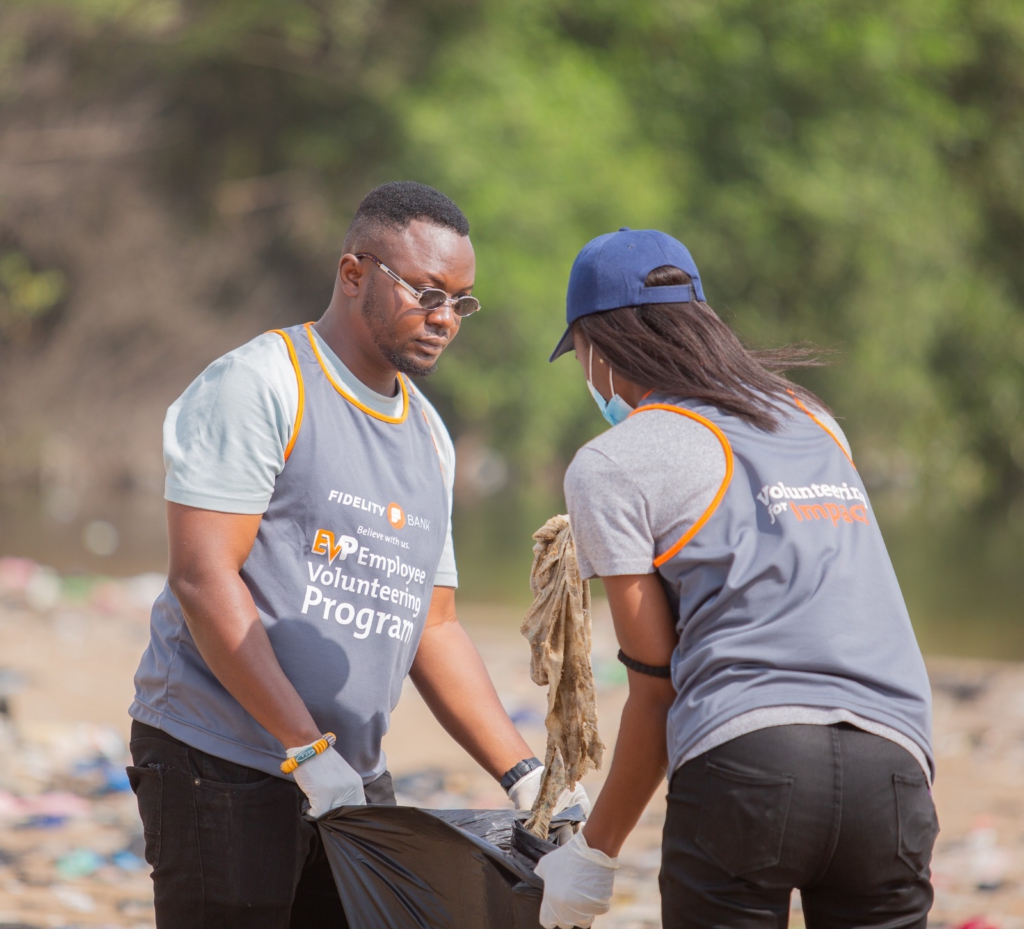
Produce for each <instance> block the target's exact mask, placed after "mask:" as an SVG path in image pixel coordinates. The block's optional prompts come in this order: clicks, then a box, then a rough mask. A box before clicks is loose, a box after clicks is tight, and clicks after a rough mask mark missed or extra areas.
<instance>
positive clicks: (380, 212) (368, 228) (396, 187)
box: [345, 181, 469, 252]
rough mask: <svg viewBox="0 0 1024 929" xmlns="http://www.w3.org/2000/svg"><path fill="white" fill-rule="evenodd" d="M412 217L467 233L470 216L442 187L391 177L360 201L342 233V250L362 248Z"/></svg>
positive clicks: (405, 226) (401, 225)
mask: <svg viewBox="0 0 1024 929" xmlns="http://www.w3.org/2000/svg"><path fill="white" fill-rule="evenodd" d="M414 219H424V220H427V221H428V222H431V223H434V224H436V225H438V226H444V227H445V228H446V229H451V230H452V231H454V232H457V233H458V234H459V235H469V220H468V219H466V216H465V214H464V213H463V212H462V210H460V209H459V208H458V207H457V206H456V205H455V203H454V202H453V201H452V200H451V199H450V198H449V197H446V196H445V195H444V194H443V193H441V191H439V190H435V189H434V188H433V187H428V186H427V185H426V184H419V183H417V182H416V181H392V182H391V183H389V184H381V185H380V186H379V187H374V188H373V190H371V191H370V192H369V193H368V194H367V195H366V196H365V197H363V199H362V202H361V203H360V204H359V208H358V209H357V210H356V215H355V216H354V217H353V218H352V225H351V226H349V229H348V234H347V235H346V236H345V251H346V252H348V251H352V248H353V247H356V246H357V243H358V247H360V248H363V247H365V245H366V244H368V243H367V239H376V238H378V237H379V236H380V234H381V233H383V232H385V231H386V230H393V231H395V232H400V231H401V230H403V229H405V228H407V227H408V225H409V223H411V222H412V221H413V220H414Z"/></svg>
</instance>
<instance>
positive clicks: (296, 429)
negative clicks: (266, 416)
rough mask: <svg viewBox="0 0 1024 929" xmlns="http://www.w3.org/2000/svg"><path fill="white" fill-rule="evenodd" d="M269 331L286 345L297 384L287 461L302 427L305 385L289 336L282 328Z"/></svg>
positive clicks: (285, 457)
mask: <svg viewBox="0 0 1024 929" xmlns="http://www.w3.org/2000/svg"><path fill="white" fill-rule="evenodd" d="M270 331H271V332H276V333H277V334H278V335H279V336H280V337H281V338H282V339H284V344H285V345H287V346H288V357H289V358H291V360H292V367H293V368H294V369H295V380H296V381H298V384H299V408H298V411H297V412H296V413H295V424H294V425H293V426H292V437H291V438H290V439H289V440H288V447H287V448H286V449H285V450H284V460H285V461H287V460H288V456H289V455H291V453H292V449H293V448H295V440H296V439H297V438H298V437H299V429H301V428H302V412H303V410H304V409H305V408H306V387H305V384H303V382H302V369H301V368H300V367H299V358H298V356H297V355H296V354H295V346H294V345H293V344H292V340H291V337H290V336H289V335H288V333H287V332H285V331H284V330H283V329H271V330H270Z"/></svg>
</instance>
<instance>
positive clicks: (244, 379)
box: [164, 330, 459, 587]
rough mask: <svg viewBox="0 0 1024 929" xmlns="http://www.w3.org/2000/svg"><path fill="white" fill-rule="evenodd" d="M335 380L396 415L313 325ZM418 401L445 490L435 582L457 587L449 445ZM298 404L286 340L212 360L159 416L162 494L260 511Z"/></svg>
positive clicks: (390, 401)
mask: <svg viewBox="0 0 1024 929" xmlns="http://www.w3.org/2000/svg"><path fill="white" fill-rule="evenodd" d="M313 338H314V339H316V344H317V347H318V348H319V350H320V354H321V355H322V357H323V359H324V361H325V362H326V364H327V365H328V366H329V367H330V369H331V372H332V373H333V374H334V375H335V380H337V381H338V383H339V384H340V385H341V386H342V387H344V389H345V390H346V391H348V393H349V394H350V395H351V396H353V397H355V399H356V400H358V401H359V402H360V403H362V404H363V405H364V406H367V407H369V408H370V409H372V410H375V411H376V412H378V413H382V414H383V415H385V416H394V415H396V414H397V413H398V412H399V411H400V409H401V406H402V395H401V394H400V393H399V394H396V395H395V396H394V397H385V396H383V395H382V394H378V393H376V392H375V391H372V390H370V388H368V387H367V386H366V385H365V384H363V382H362V381H360V380H359V379H358V378H357V377H356V376H355V375H354V374H352V372H351V371H349V370H348V368H347V367H345V365H344V364H343V363H342V361H341V359H340V358H339V357H338V356H337V355H336V354H335V353H334V352H333V351H331V349H330V347H329V346H328V345H327V343H326V342H324V340H323V339H321V338H320V336H319V335H317V333H316V330H313ZM410 387H411V388H412V390H413V391H415V392H416V394H417V395H418V396H419V398H420V399H421V400H422V402H423V408H424V411H425V415H426V417H427V423H428V425H429V426H430V431H431V433H432V434H433V436H434V443H435V444H436V446H437V452H438V455H440V457H441V470H442V472H443V473H444V479H445V485H446V486H447V488H448V500H449V514H448V534H447V538H446V541H445V546H444V551H443V552H442V554H441V562H440V564H439V565H438V568H437V575H436V576H435V578H434V583H435V585H437V586H439V587H458V585H459V575H458V572H457V571H456V567H455V546H454V544H453V542H452V531H451V511H450V509H451V500H452V491H453V488H454V483H455V448H454V446H453V445H452V440H451V437H450V436H449V435H448V430H447V429H446V428H445V426H444V423H443V422H442V421H441V417H440V416H438V414H437V411H436V410H435V409H434V408H433V406H431V404H430V402H429V401H428V400H427V399H426V397H424V396H423V394H422V393H420V392H419V391H418V390H416V387H415V385H412V384H410ZM298 408H299V388H298V382H297V381H296V379H295V369H294V368H293V367H292V362H291V359H290V357H289V355H288V348H287V346H286V345H285V342H284V339H282V338H281V337H280V336H279V335H277V334H275V333H273V332H266V333H264V334H263V335H260V336H257V337H256V338H255V339H252V340H251V341H249V342H246V343H245V345H242V346H240V347H238V348H236V349H235V350H234V351H231V352H228V353H227V354H226V355H223V356H222V357H220V358H218V359H217V360H216V361H214V362H212V363H211V364H210V365H209V367H207V369H206V370H205V371H203V373H202V374H200V375H199V377H197V378H196V379H195V380H194V381H193V382H192V383H191V384H190V385H189V386H188V388H186V390H185V392H184V393H183V394H182V395H181V396H180V397H179V398H178V399H177V400H175V401H174V403H172V404H171V406H170V408H169V409H168V410H167V417H166V419H165V420H164V468H165V470H166V472H167V479H166V483H165V486H164V498H165V499H167V500H169V501H171V502H172V503H180V504H183V505H184V506H194V507H198V508H200V509H204V510H218V511H220V512H223V513H247V514H252V515H255V514H257V513H264V512H266V509H267V506H268V505H269V503H270V498H271V496H272V495H273V493H274V484H275V482H276V480H277V476H278V475H279V474H280V473H281V471H282V470H284V454H285V449H287V447H288V443H289V441H290V440H291V435H292V427H293V426H294V424H295V417H296V414H297V412H298Z"/></svg>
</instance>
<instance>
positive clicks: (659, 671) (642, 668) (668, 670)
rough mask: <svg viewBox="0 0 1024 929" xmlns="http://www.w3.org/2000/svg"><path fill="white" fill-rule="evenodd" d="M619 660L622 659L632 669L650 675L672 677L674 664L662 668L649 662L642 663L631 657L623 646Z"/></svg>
mask: <svg viewBox="0 0 1024 929" xmlns="http://www.w3.org/2000/svg"><path fill="white" fill-rule="evenodd" d="M619 661H621V662H622V663H623V664H624V665H625V666H626V667H627V668H629V669H630V670H631V671H636V672H638V673H640V674H646V675H647V676H648V677H669V678H670V677H672V665H665V666H664V667H662V668H656V667H654V666H653V665H649V664H640V662H639V661H634V660H633V659H632V658H630V657H629V655H627V654H626V653H625V652H624V651H623V650H622V649H621V648H620V649H619Z"/></svg>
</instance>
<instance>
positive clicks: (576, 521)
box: [565, 410, 931, 779]
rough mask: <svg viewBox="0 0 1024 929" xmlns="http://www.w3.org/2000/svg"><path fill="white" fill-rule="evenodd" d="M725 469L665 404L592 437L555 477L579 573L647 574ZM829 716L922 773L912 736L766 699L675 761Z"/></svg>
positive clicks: (705, 441) (698, 513) (713, 444)
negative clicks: (904, 756)
mask: <svg viewBox="0 0 1024 929" xmlns="http://www.w3.org/2000/svg"><path fill="white" fill-rule="evenodd" d="M815 415H816V416H817V418H818V420H820V422H821V425H823V426H824V427H825V428H826V429H827V430H828V431H829V432H831V433H832V435H833V436H834V438H835V439H836V441H837V442H839V444H840V445H841V446H842V447H843V449H844V450H845V451H846V453H847V455H849V454H850V447H849V443H848V442H847V439H846V436H845V435H844V434H843V432H842V430H841V429H840V427H839V425H838V423H836V421H835V420H834V419H833V418H832V417H831V416H829V415H828V414H826V413H824V412H822V411H815ZM725 476H726V458H725V452H724V450H723V447H722V443H721V442H720V441H719V439H718V438H717V437H716V436H715V434H714V433H713V432H712V431H711V430H710V429H708V428H707V427H706V426H704V425H702V424H701V423H700V422H697V421H695V420H693V419H690V418H688V417H685V416H679V415H678V414H676V413H673V412H669V411H662V410H651V411H648V412H645V413H643V414H642V415H638V416H633V417H630V418H628V419H627V420H626V421H625V422H623V423H620V424H619V425H618V426H615V427H614V428H612V429H609V430H607V431H606V432H603V433H602V434H601V435H599V436H597V437H596V438H594V439H592V440H591V441H590V442H588V443H587V444H586V445H584V446H583V447H582V448H581V449H580V450H579V451H578V452H577V453H576V457H575V458H574V459H573V461H572V463H571V464H570V466H569V468H568V470H567V471H566V475H565V499H566V503H567V506H568V510H569V516H570V520H571V522H572V528H573V535H574V537H575V540H576V550H577V557H578V559H579V566H580V573H581V575H582V576H583V577H584V578H589V577H614V576H617V575H626V574H652V573H654V572H655V570H656V569H655V567H654V559H655V558H656V557H657V555H658V553H660V552H664V551H666V550H667V549H669V548H671V546H672V545H673V543H675V542H676V540H678V539H681V538H682V537H683V536H684V535H685V534H686V533H687V531H688V530H689V529H690V528H691V527H692V526H693V525H694V524H695V523H696V522H697V521H698V520H699V519H700V518H701V517H702V516H703V515H704V513H705V512H706V511H707V510H708V508H709V506H710V505H711V504H712V502H713V500H714V499H715V495H716V494H717V493H718V491H719V488H720V487H721V486H722V484H723V481H724V480H725ZM669 594H670V598H673V592H672V591H669ZM673 606H675V604H673ZM837 722H849V723H851V724H853V725H856V726H858V727H860V728H862V729H864V730H866V731H869V732H873V733H875V734H876V735H880V736H882V737H884V738H887V739H889V740H891V741H893V742H896V743H897V744H899V745H901V746H902V747H903V748H905V749H906V750H907V751H909V752H910V753H911V754H912V755H913V756H914V757H915V758H916V759H917V761H918V763H919V764H920V765H921V768H922V770H923V771H924V772H925V774H926V775H927V776H928V777H929V779H930V776H931V772H930V767H929V765H928V762H927V759H926V756H925V753H924V752H923V751H922V749H921V747H920V746H919V745H918V744H917V743H916V742H914V741H913V740H912V739H910V738H908V737H907V736H906V735H904V734H903V733H901V732H898V731H897V730H895V729H893V728H891V727H889V726H886V725H884V724H881V723H879V722H877V721H876V720H870V719H866V718H864V717H862V716H859V715H858V714H855V713H853V712H851V711H850V710H848V709H840V708H832V707H808V706H773V707H766V708H759V709H756V710H753V711H751V712H747V713H743V714H741V715H739V716H736V717H734V718H733V719H730V720H728V721H727V722H725V723H724V724H723V725H722V726H720V727H718V728H717V729H715V730H714V731H713V732H711V733H710V734H709V735H708V736H706V737H705V738H703V739H702V740H701V741H700V742H699V743H698V744H697V745H695V746H694V747H693V748H692V749H691V750H689V751H688V752H687V753H686V755H685V756H684V757H683V758H682V760H681V761H680V764H682V763H685V762H686V761H688V760H690V759H691V758H695V757H697V756H698V755H700V754H703V753H704V752H706V751H710V750H711V749H712V748H714V747H716V746H717V745H721V744H724V743H725V742H728V741H730V740H731V739H734V738H737V737H738V736H741V735H744V734H746V733H747V732H753V731H755V730H757V729H763V728H768V727H771V726H780V725H793V724H803V725H815V724H817V725H831V724H834V723H837Z"/></svg>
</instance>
